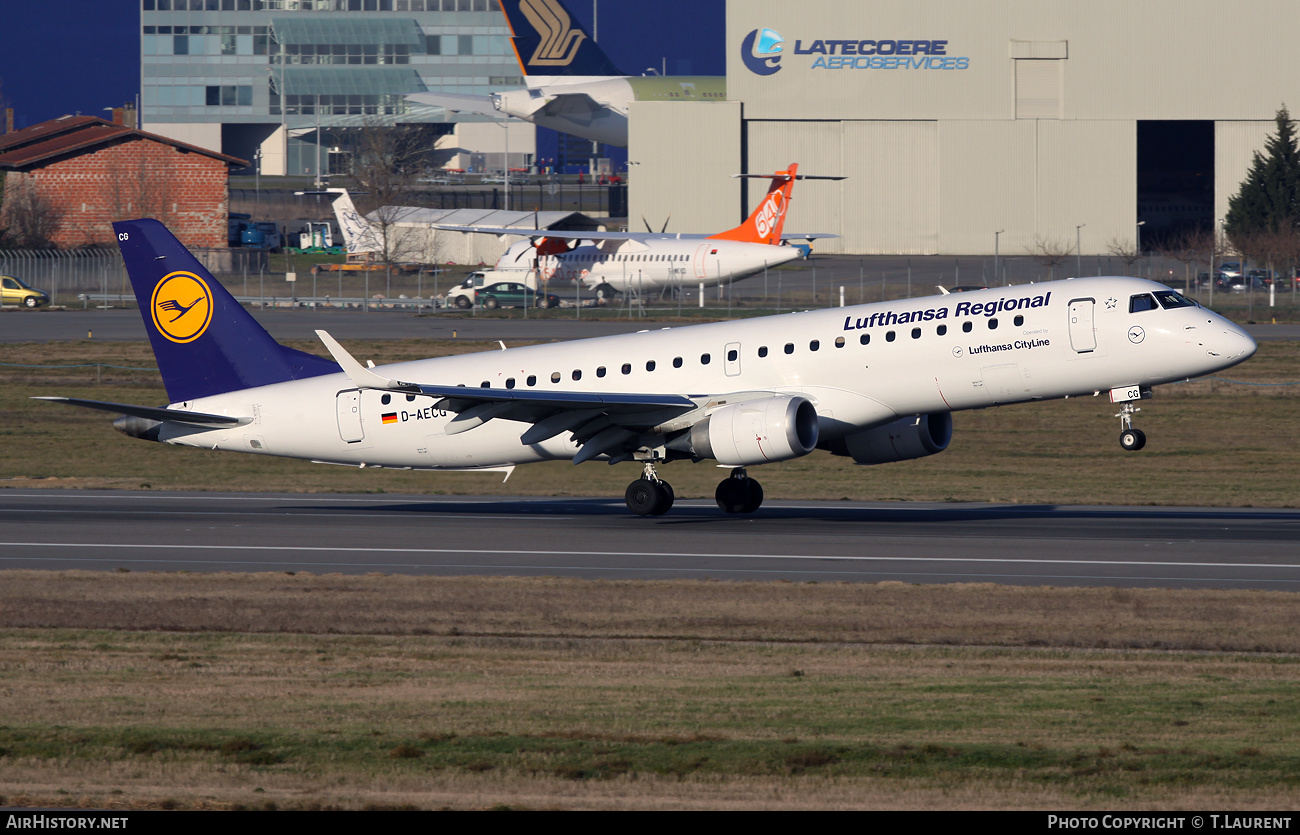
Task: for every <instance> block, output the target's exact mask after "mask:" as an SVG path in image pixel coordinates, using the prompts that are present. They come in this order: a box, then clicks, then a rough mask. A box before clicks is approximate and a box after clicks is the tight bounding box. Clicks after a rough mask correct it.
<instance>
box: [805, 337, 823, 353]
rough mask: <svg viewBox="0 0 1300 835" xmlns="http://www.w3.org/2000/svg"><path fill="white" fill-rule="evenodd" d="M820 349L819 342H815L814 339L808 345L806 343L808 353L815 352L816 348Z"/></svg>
mask: <svg viewBox="0 0 1300 835" xmlns="http://www.w3.org/2000/svg"><path fill="white" fill-rule="evenodd" d="M820 347H822V344H821V342H819V341H817V340H816V339H814V340H813V341H812V342H809V343H808V350H809V351H816V350H817V349H818V348H820Z"/></svg>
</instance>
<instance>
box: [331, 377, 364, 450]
mask: <svg viewBox="0 0 1300 835" xmlns="http://www.w3.org/2000/svg"><path fill="white" fill-rule="evenodd" d="M335 403H336V405H337V406H338V416H339V437H340V438H342V439H343V440H345V441H347V442H348V443H350V444H355V443H356V442H358V441H361V440H364V439H365V437H366V433H365V430H363V429H362V428H361V392H359V391H357V390H356V389H353V390H352V391H341V392H339V394H338V398H337V400H336V401H335Z"/></svg>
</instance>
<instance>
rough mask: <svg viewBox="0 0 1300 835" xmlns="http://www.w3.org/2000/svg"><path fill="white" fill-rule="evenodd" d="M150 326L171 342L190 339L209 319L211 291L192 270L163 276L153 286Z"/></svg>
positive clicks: (198, 334) (195, 336) (210, 315)
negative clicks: (151, 324)
mask: <svg viewBox="0 0 1300 835" xmlns="http://www.w3.org/2000/svg"><path fill="white" fill-rule="evenodd" d="M150 309H151V312H152V313H153V326H154V327H155V328H157V329H158V332H159V333H161V334H162V335H163V336H165V337H167V338H168V339H170V340H171V341H172V342H179V343H185V342H193V341H194V340H196V339H198V338H199V337H200V336H202V335H203V332H204V331H206V330H207V329H208V324H209V323H211V322H212V291H211V290H210V289H208V284H207V282H205V281H204V280H203V279H201V278H199V277H198V276H197V275H195V274H194V273H189V272H174V273H168V274H167V275H165V276H163V279H162V281H159V282H158V286H156V287H154V288H153V299H152V302H151V305H150Z"/></svg>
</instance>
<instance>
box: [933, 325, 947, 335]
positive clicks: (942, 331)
mask: <svg viewBox="0 0 1300 835" xmlns="http://www.w3.org/2000/svg"><path fill="white" fill-rule="evenodd" d="M934 332H935V333H937V334H939V335H940V336H943V335H944V334H945V333H947V332H948V326H947V325H940V326H939V327H937V328H935V329H934Z"/></svg>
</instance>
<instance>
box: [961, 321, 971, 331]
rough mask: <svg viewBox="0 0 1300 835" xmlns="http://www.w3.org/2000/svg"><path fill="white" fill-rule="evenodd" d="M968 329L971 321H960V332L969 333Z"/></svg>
mask: <svg viewBox="0 0 1300 835" xmlns="http://www.w3.org/2000/svg"><path fill="white" fill-rule="evenodd" d="M970 329H971V323H970V322H962V323H961V330H962V333H970Z"/></svg>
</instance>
